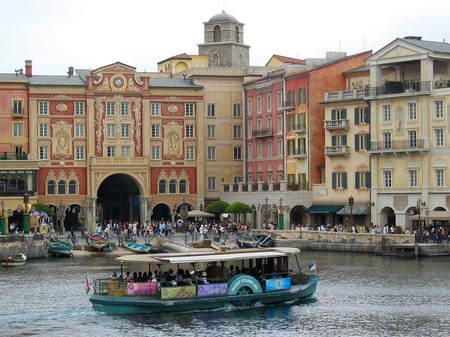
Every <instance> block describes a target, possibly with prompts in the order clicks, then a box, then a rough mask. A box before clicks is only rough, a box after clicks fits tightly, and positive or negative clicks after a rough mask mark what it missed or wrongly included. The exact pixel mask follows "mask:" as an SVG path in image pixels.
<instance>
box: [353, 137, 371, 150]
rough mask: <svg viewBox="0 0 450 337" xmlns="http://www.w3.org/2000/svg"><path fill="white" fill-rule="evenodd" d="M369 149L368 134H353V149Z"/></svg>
mask: <svg viewBox="0 0 450 337" xmlns="http://www.w3.org/2000/svg"><path fill="white" fill-rule="evenodd" d="M362 150H370V136H369V135H368V134H365V135H355V151H362Z"/></svg>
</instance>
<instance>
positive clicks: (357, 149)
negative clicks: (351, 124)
mask: <svg viewBox="0 0 450 337" xmlns="http://www.w3.org/2000/svg"><path fill="white" fill-rule="evenodd" d="M359 150H360V148H359V135H355V151H359Z"/></svg>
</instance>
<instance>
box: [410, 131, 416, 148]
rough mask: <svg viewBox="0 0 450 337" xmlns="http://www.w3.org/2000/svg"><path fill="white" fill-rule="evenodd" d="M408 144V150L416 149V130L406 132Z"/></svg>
mask: <svg viewBox="0 0 450 337" xmlns="http://www.w3.org/2000/svg"><path fill="white" fill-rule="evenodd" d="M408 144H409V147H410V148H416V147H417V131H416V130H409V131H408Z"/></svg>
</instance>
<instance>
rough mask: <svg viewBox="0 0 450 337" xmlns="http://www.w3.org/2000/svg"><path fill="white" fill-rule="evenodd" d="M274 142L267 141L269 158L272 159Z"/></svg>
mask: <svg viewBox="0 0 450 337" xmlns="http://www.w3.org/2000/svg"><path fill="white" fill-rule="evenodd" d="M272 155H273V154H272V141H271V140H268V141H267V157H269V158H270V157H272Z"/></svg>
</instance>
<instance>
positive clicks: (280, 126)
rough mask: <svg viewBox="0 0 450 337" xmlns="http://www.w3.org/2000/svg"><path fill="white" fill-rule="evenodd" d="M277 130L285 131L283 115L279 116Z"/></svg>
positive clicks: (279, 131)
mask: <svg viewBox="0 0 450 337" xmlns="http://www.w3.org/2000/svg"><path fill="white" fill-rule="evenodd" d="M277 131H278V133H283V116H281V115H280V116H277Z"/></svg>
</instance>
